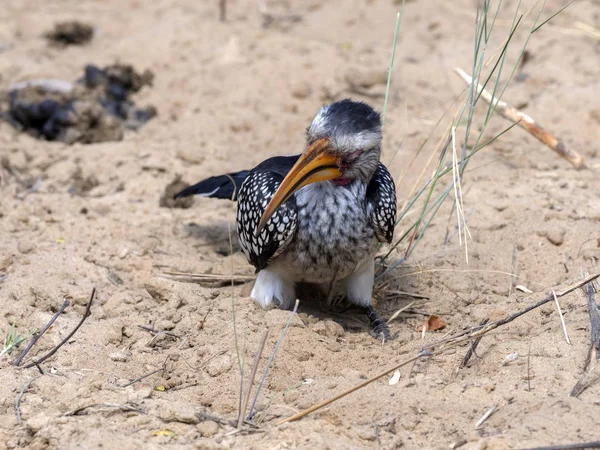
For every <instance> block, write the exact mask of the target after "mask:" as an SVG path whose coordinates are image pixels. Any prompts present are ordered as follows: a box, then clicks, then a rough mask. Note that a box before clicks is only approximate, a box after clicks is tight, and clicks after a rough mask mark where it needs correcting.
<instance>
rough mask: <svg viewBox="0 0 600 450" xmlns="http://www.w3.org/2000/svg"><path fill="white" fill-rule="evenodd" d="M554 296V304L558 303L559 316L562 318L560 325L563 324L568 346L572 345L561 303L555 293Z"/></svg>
mask: <svg viewBox="0 0 600 450" xmlns="http://www.w3.org/2000/svg"><path fill="white" fill-rule="evenodd" d="M552 295H553V296H554V302H555V303H556V309H558V315H559V316H560V323H561V324H562V329H563V333H564V334H565V340H566V341H567V344H569V345H571V340H570V339H569V334H568V333H567V325H566V324H565V318H564V316H563V313H562V309H561V308H560V303H558V298H557V297H556V294H555V293H554V291H552Z"/></svg>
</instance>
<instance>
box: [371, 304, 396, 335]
mask: <svg viewBox="0 0 600 450" xmlns="http://www.w3.org/2000/svg"><path fill="white" fill-rule="evenodd" d="M365 310H366V313H367V317H368V318H369V321H370V322H371V331H370V333H369V334H370V335H371V336H373V337H374V338H375V339H377V340H379V341H381V342H386V341H393V340H394V339H396V338H397V337H398V335H396V334H392V333H390V329H389V328H388V326H387V325H386V323H385V322H384V321H383V320H381V318H380V317H379V315H377V313H376V312H375V310H374V309H373V307H372V306H367V307H366V308H365Z"/></svg>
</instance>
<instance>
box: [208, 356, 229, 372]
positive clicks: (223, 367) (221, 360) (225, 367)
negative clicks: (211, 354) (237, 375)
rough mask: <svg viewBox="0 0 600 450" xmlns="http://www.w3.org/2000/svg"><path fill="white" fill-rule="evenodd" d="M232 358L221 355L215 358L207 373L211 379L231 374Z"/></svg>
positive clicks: (210, 363) (209, 364)
mask: <svg viewBox="0 0 600 450" xmlns="http://www.w3.org/2000/svg"><path fill="white" fill-rule="evenodd" d="M232 364H233V363H232V361H231V357H230V356H229V355H221V356H217V357H216V358H214V359H213V360H212V361H211V362H209V363H208V366H207V367H206V371H207V372H208V374H209V375H210V376H211V377H216V376H219V375H221V374H224V373H226V372H229V370H230V369H231V366H232Z"/></svg>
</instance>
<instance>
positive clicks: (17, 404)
mask: <svg viewBox="0 0 600 450" xmlns="http://www.w3.org/2000/svg"><path fill="white" fill-rule="evenodd" d="M41 376H42V375H38V376H37V377H33V378H32V379H31V380H29V381H28V382H27V383H25V384H24V385H23V387H22V388H21V392H19V395H17V398H15V414H16V415H17V423H18V424H19V425H21V423H22V420H21V399H22V398H23V395H25V392H27V390H28V389H29V388H30V387H31V383H33V382H34V381H35V380H37V379H38V378H39V377H41Z"/></svg>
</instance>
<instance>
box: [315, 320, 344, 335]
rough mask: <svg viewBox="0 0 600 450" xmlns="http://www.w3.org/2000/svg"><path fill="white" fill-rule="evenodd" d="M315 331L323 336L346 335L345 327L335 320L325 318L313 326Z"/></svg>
mask: <svg viewBox="0 0 600 450" xmlns="http://www.w3.org/2000/svg"><path fill="white" fill-rule="evenodd" d="M312 329H313V331H314V332H315V333H317V334H320V335H321V336H327V337H334V338H338V337H341V336H343V335H344V333H345V331H344V328H343V327H342V326H341V325H340V324H339V323H337V322H334V321H333V320H323V321H321V322H317V323H316V324H315V325H314V326H313V327H312Z"/></svg>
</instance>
